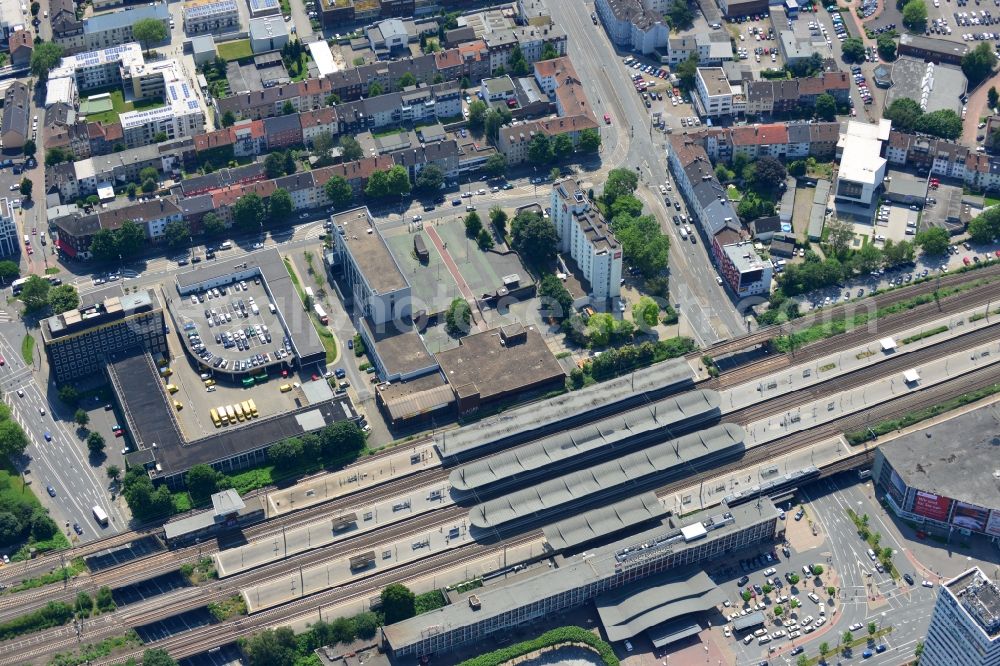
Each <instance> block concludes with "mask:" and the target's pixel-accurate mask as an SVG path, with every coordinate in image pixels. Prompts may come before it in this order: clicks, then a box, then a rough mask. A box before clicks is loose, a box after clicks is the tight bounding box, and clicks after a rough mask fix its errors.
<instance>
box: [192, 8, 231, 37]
mask: <svg viewBox="0 0 1000 666" xmlns="http://www.w3.org/2000/svg"><path fill="white" fill-rule="evenodd" d="M182 15H183V21H184V32H185V33H186V34H187V35H188V36H194V35H201V34H205V33H213V32H214V33H220V32H230V31H235V30H239V28H240V12H239V10H238V8H237V6H236V0H186V2H185V3H184V8H183V10H182Z"/></svg>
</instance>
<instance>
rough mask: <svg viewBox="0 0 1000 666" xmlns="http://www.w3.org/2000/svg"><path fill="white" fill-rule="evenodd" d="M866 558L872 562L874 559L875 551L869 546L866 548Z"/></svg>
mask: <svg viewBox="0 0 1000 666" xmlns="http://www.w3.org/2000/svg"><path fill="white" fill-rule="evenodd" d="M868 559H869V560H871V561H872V562H874V561H875V551H874V550H872V549H871V548H869V549H868Z"/></svg>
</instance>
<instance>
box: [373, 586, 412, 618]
mask: <svg viewBox="0 0 1000 666" xmlns="http://www.w3.org/2000/svg"><path fill="white" fill-rule="evenodd" d="M381 596H382V613H383V614H384V615H385V623H386V624H395V623H396V622H399V621H401V620H406V619H408V618H411V617H413V616H414V615H416V614H417V611H416V607H415V605H414V594H413V592H411V591H410V589H409V588H408V587H406V586H405V585H401V584H400V583H393V584H391V585H387V586H386V587H385V589H383V590H382V595H381Z"/></svg>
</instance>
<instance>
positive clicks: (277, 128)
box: [263, 113, 302, 150]
mask: <svg viewBox="0 0 1000 666" xmlns="http://www.w3.org/2000/svg"><path fill="white" fill-rule="evenodd" d="M263 123H264V137H265V139H266V141H267V149H268V150H280V149H282V148H288V147H289V146H301V145H302V125H301V124H299V114H297V113H291V114H289V115H287V116H271V117H270V118H265V119H264V120H263Z"/></svg>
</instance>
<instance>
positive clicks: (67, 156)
mask: <svg viewBox="0 0 1000 666" xmlns="http://www.w3.org/2000/svg"><path fill="white" fill-rule="evenodd" d="M71 159H73V153H71V152H69V151H68V150H66V149H64V148H58V147H57V148H49V149H48V150H47V151H45V166H55V165H57V164H61V163H62V162H68V161H70V160H71Z"/></svg>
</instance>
